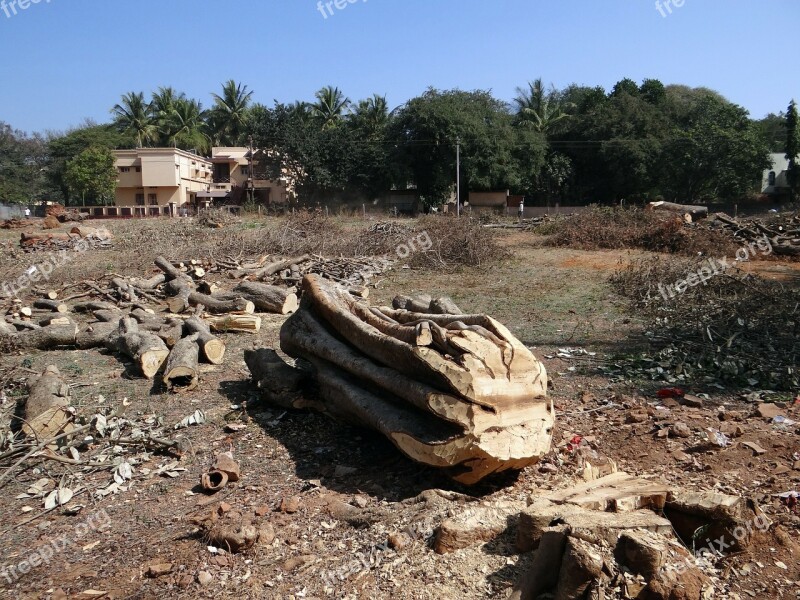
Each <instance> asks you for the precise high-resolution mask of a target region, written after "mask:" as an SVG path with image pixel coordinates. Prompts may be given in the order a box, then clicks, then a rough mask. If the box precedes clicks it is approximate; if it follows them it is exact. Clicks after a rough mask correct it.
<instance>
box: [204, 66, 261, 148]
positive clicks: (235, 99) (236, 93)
mask: <svg viewBox="0 0 800 600" xmlns="http://www.w3.org/2000/svg"><path fill="white" fill-rule="evenodd" d="M211 96H212V98H214V107H213V108H212V109H211V113H210V115H209V117H210V118H209V124H210V126H211V128H212V131H213V132H214V138H215V140H216V141H218V142H220V143H223V144H227V145H233V144H235V143H236V142H237V141H239V139H240V138H241V137H242V135H243V134H244V130H245V124H246V121H247V115H248V108H249V106H250V99H251V98H252V96H253V92H252V91H249V92H248V91H247V86H246V85H242V84H237V83H236V82H235V81H234V80H233V79H231V80H229V81H227V82H226V83H225V84H223V86H222V95H218V94H211Z"/></svg>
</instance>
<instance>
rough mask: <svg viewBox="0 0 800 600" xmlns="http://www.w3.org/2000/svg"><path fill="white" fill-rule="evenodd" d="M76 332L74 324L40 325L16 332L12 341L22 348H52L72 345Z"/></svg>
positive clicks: (76, 328)
mask: <svg viewBox="0 0 800 600" xmlns="http://www.w3.org/2000/svg"><path fill="white" fill-rule="evenodd" d="M77 333H78V327H77V326H76V325H61V326H53V327H41V328H39V329H35V330H32V331H25V332H21V333H18V334H17V335H16V337H15V338H14V341H15V344H16V345H17V346H18V347H19V348H22V349H24V350H53V349H55V348H60V347H63V346H74V345H75V338H76V335H77Z"/></svg>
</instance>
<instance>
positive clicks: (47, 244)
mask: <svg viewBox="0 0 800 600" xmlns="http://www.w3.org/2000/svg"><path fill="white" fill-rule="evenodd" d="M76 229H79V228H77V227H74V228H73V232H71V233H46V232H42V233H27V232H26V233H22V234H21V235H20V240H19V245H20V247H21V248H22V250H23V251H24V252H53V251H60V250H67V251H71V250H86V249H87V247H88V248H91V249H93V250H101V249H108V248H111V247H112V246H113V242H112V240H111V237H110V236H105V235H104V233H103V231H104V230H94V231H90V230H86V229H85V228H80V230H82V232H83V233H84V234H85V235H83V234H82V233H81V232H75V230H76Z"/></svg>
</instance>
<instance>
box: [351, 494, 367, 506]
mask: <svg viewBox="0 0 800 600" xmlns="http://www.w3.org/2000/svg"><path fill="white" fill-rule="evenodd" d="M353 504H355V505H356V506H357V507H358V508H367V505H368V504H369V499H368V498H367V497H366V496H363V495H361V494H359V495H358V496H356V497H355V498H353Z"/></svg>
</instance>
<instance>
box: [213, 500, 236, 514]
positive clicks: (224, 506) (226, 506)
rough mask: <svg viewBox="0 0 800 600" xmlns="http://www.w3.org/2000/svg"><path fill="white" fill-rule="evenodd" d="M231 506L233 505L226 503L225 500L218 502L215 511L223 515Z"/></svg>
mask: <svg viewBox="0 0 800 600" xmlns="http://www.w3.org/2000/svg"><path fill="white" fill-rule="evenodd" d="M232 508H233V507H232V506H231V505H230V504H228V503H227V502H220V503H219V508H217V512H219V514H221V515H224V514H225V513H226V512H228V511H229V510H230V509H232Z"/></svg>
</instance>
